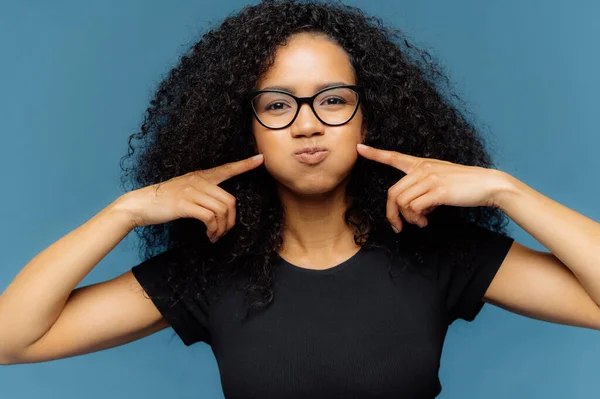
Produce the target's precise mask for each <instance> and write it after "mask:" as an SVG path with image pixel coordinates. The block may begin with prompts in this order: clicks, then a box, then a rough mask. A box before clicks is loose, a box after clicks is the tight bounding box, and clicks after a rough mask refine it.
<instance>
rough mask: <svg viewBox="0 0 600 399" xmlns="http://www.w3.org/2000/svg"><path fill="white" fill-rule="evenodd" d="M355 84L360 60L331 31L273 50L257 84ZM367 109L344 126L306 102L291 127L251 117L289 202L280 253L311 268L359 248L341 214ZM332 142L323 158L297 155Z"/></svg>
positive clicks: (308, 92) (308, 91)
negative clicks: (326, 120) (325, 119)
mask: <svg viewBox="0 0 600 399" xmlns="http://www.w3.org/2000/svg"><path fill="white" fill-rule="evenodd" d="M332 82H343V83H345V84H356V76H355V73H354V68H353V67H352V64H351V62H350V58H349V56H348V54H347V53H346V52H345V50H344V49H343V48H342V47H340V46H339V45H338V44H336V43H335V42H332V41H331V40H330V39H329V38H328V37H326V36H323V35H316V34H311V33H300V34H296V35H294V36H292V37H290V39H289V41H288V43H287V45H285V46H282V47H279V48H278V50H277V51H276V53H275V63H274V64H273V65H272V67H271V68H270V69H269V70H268V71H267V72H266V73H265V74H264V75H263V76H261V78H260V80H259V81H258V83H257V88H258V89H259V90H263V89H266V88H267V87H268V86H272V85H279V86H283V85H285V86H289V87H290V88H293V90H291V91H290V92H291V93H292V94H294V95H296V96H312V95H313V94H315V93H316V92H317V91H318V90H317V89H316V87H317V86H318V85H319V84H324V83H332ZM362 124H363V113H362V110H361V109H360V108H359V110H358V111H357V112H356V114H355V115H354V117H353V118H352V119H351V120H350V121H349V122H348V123H346V124H344V125H341V126H327V125H325V124H323V123H321V122H320V121H319V120H318V119H317V117H316V116H315V115H314V113H313V112H312V110H311V108H310V106H309V105H308V104H304V105H303V106H302V107H301V108H300V112H299V114H298V117H297V118H296V120H295V121H294V123H293V124H292V125H290V126H289V127H287V128H285V129H281V130H273V129H269V128H266V127H264V126H262V125H261V124H260V123H259V122H258V121H257V120H256V118H253V122H252V130H253V134H254V138H255V140H256V145H257V150H258V152H259V153H261V154H263V155H264V166H265V168H266V169H267V171H268V172H269V173H270V174H271V175H272V176H273V177H274V178H275V180H276V181H277V185H278V193H279V197H280V199H281V202H282V205H283V207H284V210H285V228H284V231H283V248H282V250H281V251H280V256H281V257H283V258H284V259H286V260H287V261H289V262H290V263H292V264H294V265H297V266H300V267H306V268H312V269H325V268H328V267H331V266H334V265H336V264H338V263H341V262H343V261H344V260H346V259H348V258H349V257H351V256H352V255H353V254H355V253H356V252H357V251H358V250H359V246H357V245H356V244H355V243H354V239H353V231H352V229H351V228H350V227H349V226H348V225H346V223H345V222H344V220H343V214H344V211H345V210H346V208H347V207H348V203H347V200H346V198H345V193H344V191H345V187H346V185H347V184H348V181H349V177H350V171H351V170H352V167H353V166H354V164H355V163H356V160H357V158H358V156H359V155H358V153H357V150H356V145H357V144H358V143H362V142H363V139H364V135H365V133H366V131H365V130H361V127H362ZM313 145H316V146H324V147H327V148H329V150H330V153H329V156H328V157H327V158H326V159H325V160H324V161H323V162H321V163H319V164H317V165H307V164H303V163H300V162H298V161H297V160H296V159H295V158H293V156H292V155H293V154H294V152H296V151H297V150H298V149H300V148H302V147H305V146H313Z"/></svg>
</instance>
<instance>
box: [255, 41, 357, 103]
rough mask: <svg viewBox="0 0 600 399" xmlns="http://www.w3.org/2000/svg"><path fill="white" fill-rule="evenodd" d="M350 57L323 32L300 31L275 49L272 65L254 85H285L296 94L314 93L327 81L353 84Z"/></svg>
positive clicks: (260, 86)
mask: <svg viewBox="0 0 600 399" xmlns="http://www.w3.org/2000/svg"><path fill="white" fill-rule="evenodd" d="M355 79H356V78H355V73H354V68H353V67H352V63H351V62H350V57H349V56H348V54H347V53H346V51H345V50H344V49H343V48H342V47H340V46H339V45H338V44H337V43H334V42H333V41H332V40H330V39H329V38H327V37H325V36H323V35H315V34H311V33H300V34H296V35H293V36H291V37H290V38H289V40H288V42H287V43H286V44H285V45H284V46H280V47H278V48H277V50H276V51H275V59H274V63H273V65H272V66H271V67H270V68H269V70H267V71H266V73H265V74H264V75H263V76H262V77H261V78H260V79H259V82H258V84H257V88H258V89H259V90H262V89H265V88H266V87H269V86H278V87H281V86H285V87H286V88H287V89H288V90H287V91H290V92H291V93H293V94H297V95H309V94H313V93H315V92H316V91H318V90H319V89H320V88H322V87H323V86H324V85H327V84H328V83H337V84H342V83H345V84H355V83H356V80H355Z"/></svg>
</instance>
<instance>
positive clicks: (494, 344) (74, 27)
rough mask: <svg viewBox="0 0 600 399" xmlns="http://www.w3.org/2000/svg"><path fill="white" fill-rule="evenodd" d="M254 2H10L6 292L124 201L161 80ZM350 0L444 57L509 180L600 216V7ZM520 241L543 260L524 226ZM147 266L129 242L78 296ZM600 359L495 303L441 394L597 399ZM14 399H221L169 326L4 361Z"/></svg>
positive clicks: (195, 351)
mask: <svg viewBox="0 0 600 399" xmlns="http://www.w3.org/2000/svg"><path fill="white" fill-rule="evenodd" d="M254 3H255V2H248V1H234V0H223V1H219V2H214V1H207V0H204V1H199V0H194V1H178V2H172V1H166V0H163V1H141V0H127V1H123V0H121V1H116V0H113V1H103V2H99V1H97V2H90V1H87V2H80V1H53V2H45V1H16V0H11V1H7V0H3V1H2V2H1V3H0V55H1V57H2V58H1V59H2V62H0V79H1V87H2V93H1V95H0V121H1V124H0V136H1V141H0V171H2V172H1V173H2V189H1V190H2V195H1V196H0V213H1V215H0V216H1V220H2V222H3V226H2V228H1V229H0V242H1V243H2V247H3V250H2V255H3V260H2V262H1V263H2V264H1V266H2V267H1V268H0V289H1V290H4V289H5V288H6V287H7V286H8V285H9V284H10V282H11V281H12V279H13V278H14V277H15V276H16V274H17V273H18V272H19V271H20V269H21V268H22V267H23V266H24V265H26V264H27V263H28V262H29V261H30V260H31V259H32V258H33V257H34V256H35V255H36V254H38V253H39V252H40V251H42V250H43V249H45V248H46V247H48V246H49V245H50V244H52V243H53V242H55V241H56V240H58V239H59V238H61V237H62V236H64V235H65V234H67V233H68V232H70V231H71V230H73V229H75V228H76V227H78V226H79V225H81V224H83V223H84V222H85V221H86V220H88V219H90V218H91V217H92V216H93V215H94V214H96V213H97V212H99V211H100V210H101V209H102V208H104V207H105V206H107V205H108V204H109V203H111V202H112V201H113V200H115V199H116V198H117V197H118V196H120V195H121V194H122V192H121V189H120V185H119V176H120V169H119V160H120V158H121V157H122V156H123V155H125V153H126V151H127V137H128V136H129V135H130V134H131V133H133V132H135V131H137V129H138V127H139V125H140V122H141V119H142V116H143V112H144V110H145V108H146V106H147V105H148V102H149V99H150V96H151V94H152V92H153V90H154V89H155V88H156V86H157V84H158V82H159V81H160V80H161V79H162V78H163V77H164V76H165V74H166V73H167V72H168V71H169V69H170V68H171V67H173V66H174V65H175V64H176V63H177V61H178V58H179V57H180V55H182V54H183V52H185V51H186V50H187V49H188V48H189V46H191V44H192V43H194V42H195V41H196V40H197V38H198V37H199V35H200V34H201V33H202V32H203V31H204V30H205V28H206V27H208V26H209V25H210V26H215V25H217V24H218V23H219V22H220V21H221V20H222V19H223V18H224V17H225V16H227V15H229V14H230V13H233V12H236V11H237V10H239V9H240V8H241V7H242V6H244V5H247V4H254ZM347 3H348V4H353V5H358V6H360V7H361V8H363V9H364V10H365V11H366V12H367V13H373V14H375V15H378V16H380V17H382V18H383V19H384V21H385V22H387V23H389V24H392V25H394V26H396V27H399V28H401V29H403V30H405V31H406V32H407V33H408V34H409V36H410V37H411V38H412V39H413V40H414V42H415V43H416V44H417V45H419V46H422V47H424V48H426V49H427V50H429V51H430V52H431V53H432V54H433V55H434V56H435V58H436V59H437V60H438V61H439V62H440V64H441V65H442V66H443V67H444V68H445V69H446V71H447V72H448V73H449V74H450V77H451V80H452V81H453V82H454V84H455V89H456V91H457V92H458V93H459V95H461V96H462V97H463V98H464V99H465V100H466V101H467V106H468V109H469V110H470V111H471V112H472V113H473V115H474V116H475V118H476V122H477V124H478V126H479V128H480V129H481V131H482V132H483V133H484V134H485V135H486V137H489V140H490V144H492V146H493V154H494V157H495V159H496V160H497V164H498V168H499V169H502V170H504V171H506V172H508V173H510V174H512V175H513V176H515V177H517V178H518V179H520V180H522V181H524V182H525V183H526V184H528V185H530V186H532V187H533V188H535V189H536V190H538V191H539V192H541V193H543V194H544V195H547V196H549V197H550V198H553V199H555V200H556V201H558V202H560V203H562V204H564V205H566V206H568V207H570V208H572V209H574V210H576V211H578V212H580V213H582V214H584V215H586V216H588V217H590V218H592V219H594V220H600V210H599V209H598V197H599V196H600V188H599V185H598V172H599V171H600V160H599V159H598V157H597V156H596V151H597V147H598V145H599V144H600V135H599V134H598V124H597V117H598V113H599V112H598V111H599V106H598V93H599V92H600V78H599V75H598V71H599V70H600V51H599V50H598V48H599V47H598V43H597V41H598V38H600V24H599V23H598V20H600V3H598V2H593V1H591V0H590V1H566V0H564V1H541V0H540V1H516V0H513V1H502V2H500V1H498V2H492V1H486V2H482V1H475V0H473V1H466V0H461V1H456V0H455V1H452V2H447V1H441V0H440V1H419V2H415V1H398V0H393V1H392V0H388V1H371V2H369V1H366V0H362V1H347ZM594 115H596V116H595V117H594ZM510 230H511V233H512V235H513V236H514V237H515V238H516V240H517V241H519V242H521V243H523V244H524V245H527V246H530V247H532V248H535V249H539V250H542V249H544V248H543V247H542V246H541V245H540V244H539V243H538V242H537V241H536V240H535V239H533V238H532V237H531V236H530V235H528V234H527V233H526V232H525V231H523V230H522V229H520V227H519V226H517V225H516V224H515V223H511V225H510ZM138 261H139V258H138V252H137V248H136V241H135V238H134V235H133V234H130V235H129V236H128V237H127V238H126V239H125V240H123V241H122V242H121V244H119V245H118V246H117V247H116V248H115V249H114V250H113V251H112V252H111V253H109V254H108V255H107V256H106V258H104V259H103V260H102V261H101V262H100V264H99V265H98V266H97V267H96V268H95V269H94V270H92V272H91V273H90V274H89V275H88V276H87V277H86V278H85V279H84V280H83V281H82V282H81V284H80V286H82V285H88V284H92V283H95V282H99V281H104V280H107V279H110V278H113V277H115V276H117V275H119V274H121V273H123V272H124V271H126V270H127V269H129V268H131V266H133V265H134V264H137V263H138ZM599 267H600V265H599ZM0 328H2V326H0ZM598 359H600V334H599V333H598V332H596V331H593V330H588V329H581V328H576V327H569V326H562V325H556V324H551V323H547V322H541V321H536V320H532V319H527V318H525V317H522V316H518V315H515V314H512V313H509V312H507V311H504V310H502V309H499V308H495V307H493V306H491V305H487V306H485V307H484V310H483V311H482V313H480V315H479V316H478V318H477V319H476V320H475V321H474V322H473V323H467V322H464V321H458V322H456V323H455V324H453V325H452V326H451V328H450V331H449V334H448V336H447V340H446V343H445V347H444V351H443V355H442V363H441V370H440V379H441V382H442V386H443V390H442V394H441V395H440V398H446V399H449V398H480V397H485V398H490V399H492V398H508V397H515V398H591V397H597V396H598V393H597V392H598V391H599V390H600V379H599V378H598ZM0 397H3V398H10V399H18V398H39V397H50V398H59V397H60V398H62V399H67V398H77V399H79V398H81V397H85V398H90V399H91V398H107V397H110V398H132V397H133V398H142V397H144V398H165V397H168V398H171V397H174V398H222V397H223V394H222V389H221V385H220V380H219V372H218V369H217V364H216V361H215V358H214V355H213V353H212V351H211V349H210V347H209V346H208V345H206V344H204V343H199V344H197V345H194V346H192V347H189V348H188V347H185V346H184V345H183V344H182V343H181V342H180V341H179V339H178V338H176V337H175V338H174V337H173V330H172V329H170V328H169V329H166V330H163V331H161V332H159V333H157V334H154V335H152V336H149V337H147V338H144V339H142V340H139V341H136V342H133V343H131V344H128V345H124V346H121V347H117V348H113V349H110V350H106V351H102V352H98V353H93V354H88V355H85V356H78V357H74V358H68V359H61V360H57V361H52V362H47V363H38V364H27V365H16V366H9V367H0Z"/></svg>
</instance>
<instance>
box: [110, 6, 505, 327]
mask: <svg viewBox="0 0 600 399" xmlns="http://www.w3.org/2000/svg"><path fill="white" fill-rule="evenodd" d="M298 32H316V33H320V34H323V35H326V36H328V37H329V38H330V39H332V40H333V41H334V42H336V43H337V44H339V45H340V46H341V47H342V48H343V49H344V50H345V51H346V52H347V53H348V55H349V57H350V60H351V62H352V65H353V67H354V70H355V72H356V77H357V84H359V85H362V87H363V88H364V92H365V99H364V102H363V103H362V105H361V107H362V110H363V115H364V117H363V121H364V123H366V126H367V127H368V129H367V136H366V139H365V144H367V145H370V146H373V147H376V148H381V149H388V150H394V151H400V152H402V153H406V154H411V155H415V156H419V157H430V158H436V159H441V160H446V161H450V162H454V163H458V164H463V165H473V166H480V167H486V168H490V167H492V166H493V163H492V160H491V159H490V156H489V154H488V152H487V151H486V148H485V145H484V141H483V138H482V137H481V136H480V135H479V134H478V132H477V131H476V129H475V127H474V126H473V124H472V123H471V122H469V121H468V120H467V118H466V117H465V112H461V111H459V108H462V107H464V101H462V100H461V99H460V98H459V97H458V96H457V95H456V94H454V93H453V92H452V90H451V88H450V83H449V80H448V78H447V77H446V76H445V75H444V73H443V72H442V70H441V68H440V67H439V66H438V65H436V63H435V62H434V61H432V57H431V55H430V54H429V53H428V52H427V51H425V50H422V49H419V48H417V47H415V46H414V45H412V44H410V43H409V40H408V38H407V36H406V35H405V34H404V33H403V32H401V31H400V30H397V29H391V28H388V27H385V26H384V24H383V23H382V21H381V19H379V18H376V17H371V16H366V15H365V14H364V13H363V12H362V11H361V10H360V9H358V8H356V7H353V6H349V5H344V4H340V3H337V2H333V3H331V2H330V3H322V2H313V1H310V2H300V1H294V0H289V1H268V0H266V1H262V2H261V3H260V4H257V5H252V6H247V7H244V8H243V9H242V10H240V11H239V12H238V13H237V14H235V15H232V16H228V17H227V18H225V20H224V21H223V22H222V23H221V24H220V25H219V26H217V27H214V28H212V29H210V30H208V31H207V32H205V33H204V34H203V35H202V37H201V38H200V40H199V41H198V42H197V43H196V44H194V45H193V46H192V47H191V49H190V50H189V51H188V52H187V53H186V54H185V55H183V56H182V57H181V59H180V61H179V63H178V65H177V66H176V67H175V68H173V69H172V70H171V71H170V73H169V74H168V76H167V77H166V78H165V79H164V80H163V81H162V82H161V83H160V85H159V87H158V90H157V92H156V94H155V96H154V98H153V99H152V100H151V103H150V107H149V108H148V109H147V111H146V114H145V116H144V121H143V123H142V125H141V131H140V132H137V133H135V134H132V135H131V136H130V137H129V151H128V155H127V156H125V157H123V159H122V161H123V160H125V158H131V157H132V155H133V153H134V146H133V145H132V142H133V140H139V141H142V143H141V144H142V145H141V147H140V152H138V153H137V154H138V157H137V158H136V159H135V162H134V165H133V167H132V168H131V169H123V170H124V171H125V174H124V176H123V178H122V182H126V181H128V180H132V183H133V188H140V187H144V186H148V185H151V184H156V183H161V182H165V181H166V180H169V179H171V178H174V177H176V176H179V175H182V174H185V173H188V172H190V171H194V170H199V169H207V168H212V167H215V166H218V165H222V164H224V163H227V162H232V161H236V160H239V159H243V158H246V157H250V156H252V155H254V154H255V148H256V147H255V142H254V137H253V134H252V131H251V118H252V114H251V112H250V110H249V107H248V104H247V103H246V102H245V98H246V97H245V95H246V93H247V92H248V91H250V90H254V89H256V87H255V84H256V82H257V81H258V79H259V77H260V76H262V74H263V73H264V72H265V71H267V70H268V68H269V67H270V66H271V65H272V64H273V62H274V52H275V50H276V48H277V47H278V46H280V45H282V44H284V43H285V42H286V40H287V39H288V38H289V37H290V35H293V34H295V33H298ZM459 106H460V107H459ZM122 168H123V166H122ZM404 175H405V174H404V173H403V172H401V171H399V170H395V169H394V168H390V167H389V166H385V165H382V164H378V163H376V162H372V161H370V160H367V159H364V158H362V157H359V158H358V160H357V163H356V164H355V166H354V168H353V170H352V172H351V176H350V182H349V184H348V186H347V191H346V194H347V195H348V196H349V198H352V199H353V201H352V202H351V205H350V206H349V208H348V209H347V211H346V213H345V221H346V223H347V224H348V225H349V226H350V227H351V228H352V229H353V230H354V240H355V242H356V243H357V244H358V245H361V246H363V247H379V248H383V249H385V250H386V251H387V253H388V254H389V255H390V256H391V257H392V258H393V259H394V260H396V261H397V262H398V263H396V264H399V263H401V262H403V259H406V256H405V257H401V256H400V253H401V252H404V253H405V254H408V255H410V256H409V258H410V259H412V260H415V261H416V263H417V264H424V263H426V262H423V259H424V257H423V255H424V254H427V253H428V251H431V250H433V249H435V247H439V246H440V245H441V246H443V245H444V243H446V245H447V246H448V248H447V251H448V252H447V253H448V254H452V253H454V254H455V255H456V259H458V261H459V263H461V265H462V264H463V263H465V262H462V261H460V259H461V255H462V254H466V253H467V251H468V249H469V245H468V244H469V243H468V242H465V243H462V244H463V245H457V243H456V242H452V243H451V244H449V242H448V240H444V239H442V238H443V237H446V236H448V235H452V234H451V231H452V230H446V231H447V232H448V233H447V234H446V233H445V234H442V235H439V234H438V235H435V236H434V235H427V233H426V232H427V231H432V230H434V228H436V226H437V227H438V229H437V230H438V231H444V230H443V229H439V228H443V227H448V228H451V229H452V228H456V226H459V225H465V224H471V225H477V226H480V227H483V228H487V229H488V230H493V231H496V232H498V233H500V234H503V235H505V234H506V232H505V231H504V228H505V225H506V223H507V217H506V215H504V213H503V212H502V211H501V210H499V209H498V208H496V207H473V208H466V207H450V206H439V207H438V208H437V209H435V211H434V212H432V213H431V214H429V215H428V220H429V225H428V226H427V227H425V228H423V229H420V228H418V227H416V226H414V225H412V224H409V223H404V228H403V229H402V231H401V233H399V234H395V233H394V232H393V231H392V229H391V228H390V223H389V222H388V220H387V219H386V215H385V208H386V207H385V204H386V199H387V190H388V188H389V187H390V186H392V185H393V184H394V183H396V182H397V181H398V180H399V179H400V178H402V177H403V176H404ZM220 186H221V187H222V188H224V189H226V190H227V191H228V192H230V193H231V194H232V195H233V196H235V197H236V199H237V220H236V224H235V226H234V227H233V228H232V229H231V230H230V231H229V232H228V233H227V234H226V235H224V236H223V237H221V239H220V240H219V241H218V242H216V243H215V244H211V243H210V242H209V240H208V238H207V237H206V234H205V233H206V227H205V225H204V224H203V223H202V222H201V221H199V220H196V219H193V218H184V219H177V220H174V221H172V222H169V223H165V224H160V225H150V226H144V227H137V228H136V229H135V230H136V232H137V233H138V235H139V236H140V238H141V239H142V247H141V248H140V249H141V250H142V251H141V252H142V253H143V257H144V258H145V259H148V258H150V257H153V256H155V255H156V254H157V253H158V252H162V251H165V249H166V250H169V251H176V253H178V254H179V257H178V261H177V262H178V265H177V267H173V268H170V269H169V270H171V275H169V277H168V279H169V280H170V282H171V284H173V286H176V287H178V289H177V290H176V291H177V292H178V293H179V295H201V296H202V299H204V300H207V301H208V302H209V303H210V302H211V301H212V300H214V299H215V298H216V296H217V295H218V293H219V290H216V288H217V287H220V286H225V284H224V282H225V281H226V280H225V279H224V278H225V277H227V276H233V275H236V274H238V273H240V272H242V275H244V276H247V279H246V281H247V285H246V286H245V299H246V301H247V302H246V304H247V305H249V307H247V312H246V318H247V317H248V315H249V313H252V312H253V311H256V310H259V309H261V308H264V307H265V306H267V305H269V304H270V303H271V302H272V300H273V299H274V287H273V281H274V274H275V267H274V264H275V263H274V262H275V260H276V259H277V254H278V250H279V249H280V247H281V245H282V228H283V210H282V206H281V204H280V201H279V198H278V195H277V192H276V190H275V187H276V186H275V180H274V179H273V177H272V176H270V175H269V174H268V172H267V171H266V169H265V168H264V166H261V167H259V168H257V169H254V170H252V171H250V172H246V173H244V174H242V175H239V176H236V177H234V178H232V179H230V180H227V181H225V182H223V183H221V185H220ZM126 190H127V188H126ZM436 237H437V238H436ZM434 238H435V239H434ZM410 263H411V262H406V263H405V264H404V267H406V265H407V264H410ZM413 264H414V262H413ZM464 267H466V268H468V267H470V265H469V263H468V262H466V263H465V264H464ZM402 270H404V268H403V269H402ZM389 272H390V276H392V274H391V268H390V271H389ZM192 277H193V278H192ZM392 277H393V276H392ZM191 282H194V284H192V283H191ZM196 282H200V289H199V287H198V284H195V283H196ZM222 283H223V284H222ZM209 293H212V294H211V295H208V294H209ZM248 311H249V312H248Z"/></svg>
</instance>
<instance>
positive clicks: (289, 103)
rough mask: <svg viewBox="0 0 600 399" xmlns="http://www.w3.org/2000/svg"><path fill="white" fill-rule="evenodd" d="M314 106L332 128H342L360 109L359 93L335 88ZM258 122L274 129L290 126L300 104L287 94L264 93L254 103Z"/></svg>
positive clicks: (316, 100)
mask: <svg viewBox="0 0 600 399" xmlns="http://www.w3.org/2000/svg"><path fill="white" fill-rule="evenodd" d="M313 106H314V108H315V111H316V112H317V115H318V116H319V118H321V119H322V120H323V121H324V122H325V123H327V124H330V125H342V124H344V123H346V122H348V121H349V120H350V118H351V117H352V115H353V114H354V111H355V110H356V107H357V106H358V93H357V92H355V91H354V90H352V89H349V88H331V89H329V90H325V91H324V92H322V93H321V94H319V95H318V96H317V97H316V98H315V100H314V102H313ZM252 107H253V108H254V110H255V111H256V115H257V117H258V119H259V120H260V121H261V122H262V123H263V124H265V125H266V126H268V127H270V128H274V129H276V128H280V127H283V126H286V125H287V124H289V123H290V122H291V121H292V119H293V118H294V115H296V111H297V109H298V104H297V103H296V101H295V100H294V98H293V97H292V96H290V95H288V94H285V93H277V92H266V93H260V94H258V95H257V96H256V97H254V99H253V100H252Z"/></svg>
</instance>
